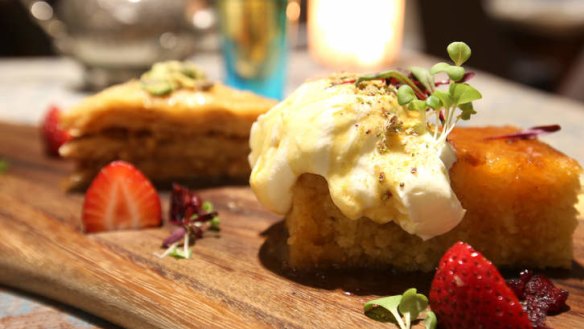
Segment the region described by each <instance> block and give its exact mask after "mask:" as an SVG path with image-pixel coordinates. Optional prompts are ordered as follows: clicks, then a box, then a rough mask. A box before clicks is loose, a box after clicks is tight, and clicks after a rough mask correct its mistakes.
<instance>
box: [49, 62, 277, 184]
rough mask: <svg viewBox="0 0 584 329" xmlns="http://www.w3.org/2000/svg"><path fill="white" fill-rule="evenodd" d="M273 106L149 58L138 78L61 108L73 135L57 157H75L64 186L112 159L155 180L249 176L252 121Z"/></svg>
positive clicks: (87, 176) (78, 181) (187, 67)
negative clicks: (150, 61) (73, 168)
mask: <svg viewBox="0 0 584 329" xmlns="http://www.w3.org/2000/svg"><path fill="white" fill-rule="evenodd" d="M274 104H275V102H274V101H273V100H269V99H265V98H262V97H260V96H257V95H255V94H252V93H249V92H242V91H237V90H234V89H231V88H229V87H226V86H223V85H222V84H220V83H213V82H210V81H207V80H206V79H205V78H204V75H203V74H202V73H201V72H200V71H198V70H197V69H196V68H195V67H193V66H192V65H191V64H187V63H178V62H167V63H160V64H156V65H155V66H154V67H153V69H152V71H150V72H148V73H146V74H145V75H144V76H143V77H142V79H140V80H134V81H129V82H127V83H124V84H121V85H117V86H113V87H110V88H108V89H106V90H104V91H102V92H100V93H98V94H96V95H94V96H91V97H88V98H86V99H85V100H83V101H82V102H81V103H79V104H78V105H77V106H75V107H73V108H72V109H71V110H70V111H68V112H66V113H65V114H64V115H63V118H62V125H63V127H64V128H65V129H67V130H68V132H69V133H70V135H71V136H72V137H73V139H72V140H71V141H69V142H68V143H66V144H65V145H63V146H62V147H61V149H60V153H61V155H62V156H63V157H65V158H68V159H72V160H74V161H75V162H76V164H77V167H76V171H75V172H74V173H73V175H72V176H71V178H70V183H71V184H70V185H71V186H73V187H75V186H83V185H86V184H87V183H88V182H89V181H90V180H91V179H92V178H93V177H94V176H95V175H96V174H97V172H98V171H99V169H100V168H101V167H102V166H103V165H105V164H107V163H109V162H111V161H113V160H125V161H128V162H131V163H133V164H134V165H135V166H136V167H137V168H139V169H140V170H141V171H142V172H143V173H144V174H145V175H146V176H148V177H149V178H150V179H152V180H153V181H155V182H159V183H166V182H170V181H185V180H189V181H190V180H205V181H213V180H217V179H223V178H229V179H235V180H240V181H244V180H246V179H247V177H248V176H249V172H250V169H249V165H248V163H247V160H246V157H247V154H248V153H249V146H248V139H249V131H250V128H251V125H252V123H253V122H254V120H255V119H256V118H257V117H258V115H260V114H261V113H264V112H266V111H267V110H268V109H269V108H270V107H272V106H273V105H274Z"/></svg>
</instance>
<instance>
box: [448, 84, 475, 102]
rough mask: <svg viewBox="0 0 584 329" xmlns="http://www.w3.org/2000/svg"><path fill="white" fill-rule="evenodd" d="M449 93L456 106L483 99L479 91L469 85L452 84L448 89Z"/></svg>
mask: <svg viewBox="0 0 584 329" xmlns="http://www.w3.org/2000/svg"><path fill="white" fill-rule="evenodd" d="M448 92H449V93H450V97H451V98H452V100H453V103H454V104H456V105H462V104H466V103H470V102H472V101H475V100H477V99H481V98H482V97H483V96H482V95H481V93H480V92H479V91H478V90H476V89H475V88H474V87H472V86H471V85H469V84H468V83H452V84H450V87H449V88H448Z"/></svg>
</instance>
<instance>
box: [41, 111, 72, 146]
mask: <svg viewBox="0 0 584 329" xmlns="http://www.w3.org/2000/svg"><path fill="white" fill-rule="evenodd" d="M60 116H61V110H60V109H59V108H58V107H56V106H54V105H52V106H51V107H49V110H48V112H47V114H46V115H45V118H44V119H43V124H42V127H41V134H42V138H43V143H44V144H45V152H46V153H47V154H48V155H50V156H59V147H61V145H63V144H65V143H66V142H67V141H69V139H70V136H69V134H68V133H67V131H65V130H64V129H62V128H61V127H60V125H59V117H60Z"/></svg>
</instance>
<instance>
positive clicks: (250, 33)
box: [217, 0, 288, 100]
mask: <svg viewBox="0 0 584 329" xmlns="http://www.w3.org/2000/svg"><path fill="white" fill-rule="evenodd" d="M287 3H288V1H287V0H219V1H218V3H217V5H218V12H219V18H220V30H221V35H222V38H223V45H222V46H223V57H224V60H225V68H226V78H225V80H226V81H225V82H226V83H227V85H229V86H232V87H234V88H238V89H243V90H250V91H252V92H255V93H257V94H260V95H263V96H266V97H269V98H274V99H278V100H280V99H282V97H283V94H284V86H285V81H286V63H287V57H288V43H287V40H286V39H287V38H286V35H287V32H286V29H287V19H286V5H287Z"/></svg>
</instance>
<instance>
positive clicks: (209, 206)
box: [201, 201, 215, 212]
mask: <svg viewBox="0 0 584 329" xmlns="http://www.w3.org/2000/svg"><path fill="white" fill-rule="evenodd" d="M201 208H203V210H204V211H206V212H213V211H215V206H214V205H213V203H212V202H211V201H205V202H203V204H202V205H201Z"/></svg>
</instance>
